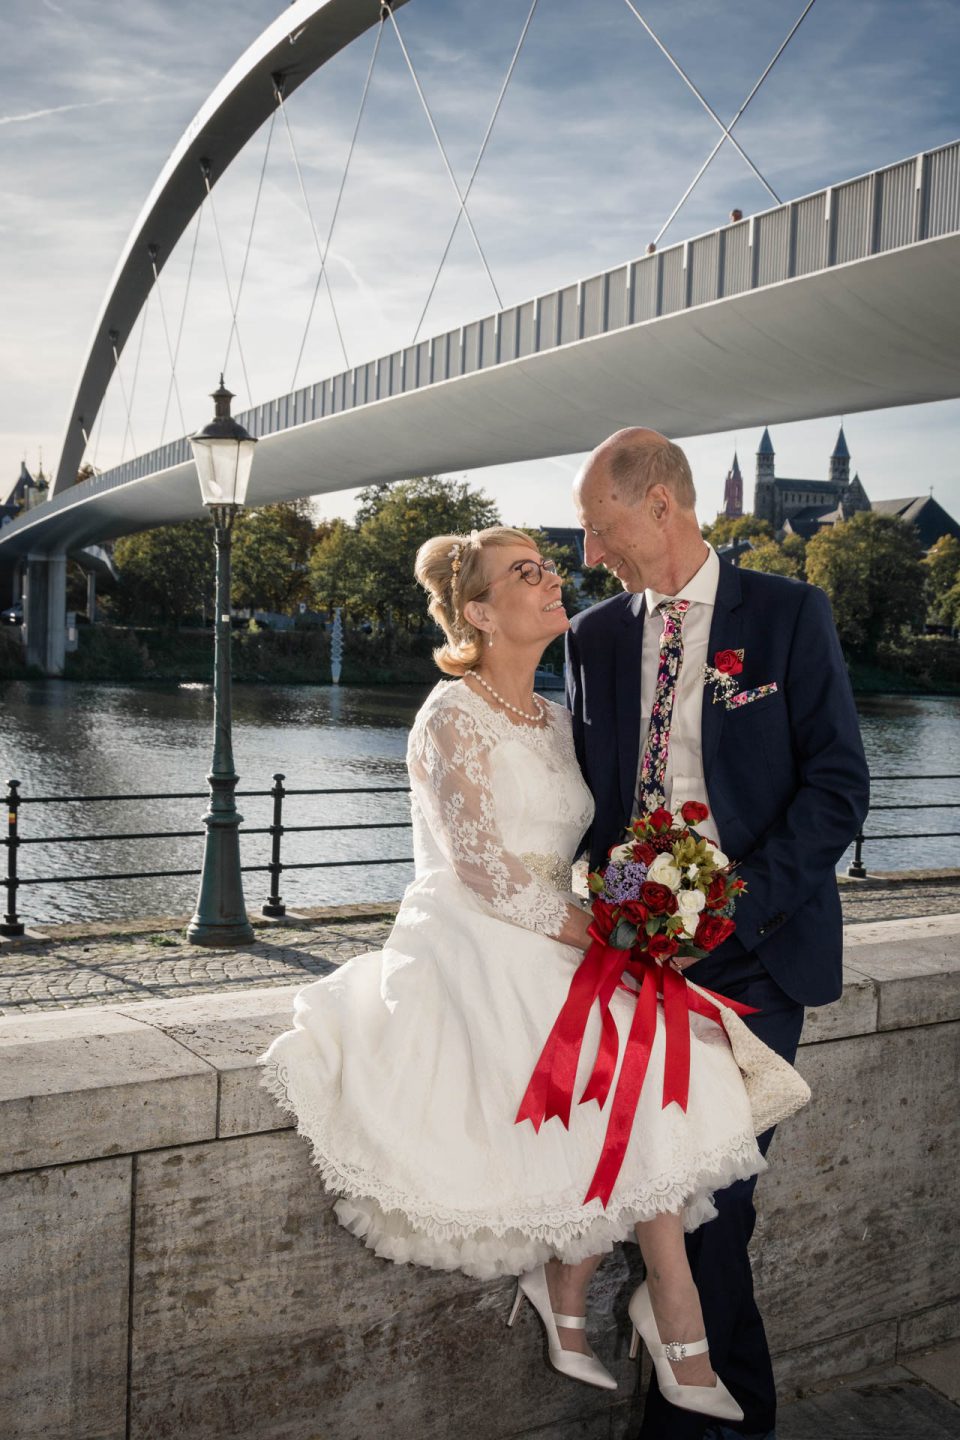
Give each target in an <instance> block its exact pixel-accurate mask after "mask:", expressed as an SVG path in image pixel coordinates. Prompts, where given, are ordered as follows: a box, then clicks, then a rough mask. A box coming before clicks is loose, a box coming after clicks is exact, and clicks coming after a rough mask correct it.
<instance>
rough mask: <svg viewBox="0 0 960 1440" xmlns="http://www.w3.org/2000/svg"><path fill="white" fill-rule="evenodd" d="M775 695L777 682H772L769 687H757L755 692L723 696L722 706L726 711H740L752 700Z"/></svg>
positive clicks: (738, 692)
mask: <svg viewBox="0 0 960 1440" xmlns="http://www.w3.org/2000/svg"><path fill="white" fill-rule="evenodd" d="M776 693H777V682H776V681H775V680H772V681H771V682H770V684H769V685H758V686H757V687H756V689H755V690H738V691H737V693H736V694H735V695H725V696H724V704H725V705H726V707H727V709H728V710H740V709H742V708H743V706H744V705H749V704H751V703H752V701H754V700H762V699H763V697H764V696H765V695H776Z"/></svg>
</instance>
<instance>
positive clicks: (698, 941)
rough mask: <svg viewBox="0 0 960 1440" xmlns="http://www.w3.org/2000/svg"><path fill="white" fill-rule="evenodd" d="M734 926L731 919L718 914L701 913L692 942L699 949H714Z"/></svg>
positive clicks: (731, 931)
mask: <svg viewBox="0 0 960 1440" xmlns="http://www.w3.org/2000/svg"><path fill="white" fill-rule="evenodd" d="M736 928H737V927H736V925H734V923H733V921H732V920H725V919H723V918H722V917H721V916H719V915H701V917H700V923H699V925H698V926H697V929H696V933H695V934H694V937H693V943H694V945H696V946H698V947H699V948H700V949H701V950H716V948H717V946H718V945H722V944H723V942H724V940H726V939H727V938H728V936H730V935H732V934H733V932H734V930H736Z"/></svg>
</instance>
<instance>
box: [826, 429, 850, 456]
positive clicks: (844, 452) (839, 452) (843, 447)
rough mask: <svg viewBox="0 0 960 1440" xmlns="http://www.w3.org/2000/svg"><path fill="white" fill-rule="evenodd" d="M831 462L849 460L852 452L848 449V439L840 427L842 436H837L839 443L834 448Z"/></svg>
mask: <svg viewBox="0 0 960 1440" xmlns="http://www.w3.org/2000/svg"><path fill="white" fill-rule="evenodd" d="M830 458H831V460H849V459H850V451H849V450H848V449H847V437H846V436H845V435H844V433H843V426H842V425H841V426H840V434H839V435H838V436H837V443H836V445H834V447H833V454H832V455H831V457H830Z"/></svg>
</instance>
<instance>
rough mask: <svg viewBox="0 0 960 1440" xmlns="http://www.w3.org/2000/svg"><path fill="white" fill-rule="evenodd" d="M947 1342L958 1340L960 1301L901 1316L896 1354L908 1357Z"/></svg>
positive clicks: (959, 1337)
mask: <svg viewBox="0 0 960 1440" xmlns="http://www.w3.org/2000/svg"><path fill="white" fill-rule="evenodd" d="M948 1340H960V1299H956V1300H948V1301H947V1303H946V1304H945V1305H932V1306H931V1307H930V1308H929V1309H928V1310H918V1311H916V1312H915V1313H914V1314H912V1315H904V1316H902V1317H901V1319H900V1332H899V1336H898V1339H897V1353H898V1355H900V1356H901V1357H903V1356H905V1355H907V1356H908V1355H910V1354H911V1353H912V1352H913V1351H914V1350H926V1349H928V1348H929V1347H930V1346H931V1345H943V1344H945V1343H946V1341H948Z"/></svg>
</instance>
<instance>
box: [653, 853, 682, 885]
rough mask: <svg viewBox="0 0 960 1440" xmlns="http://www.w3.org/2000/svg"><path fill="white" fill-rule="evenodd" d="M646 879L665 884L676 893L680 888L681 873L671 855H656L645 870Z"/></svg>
mask: <svg viewBox="0 0 960 1440" xmlns="http://www.w3.org/2000/svg"><path fill="white" fill-rule="evenodd" d="M647 879H648V880H654V881H656V883H657V884H658V885H666V886H668V887H669V889H671V890H673V891H674V893H676V891H677V890H679V889H680V880H681V875H680V871H679V869H678V868H677V866H676V865H675V864H674V861H673V856H672V855H668V854H661V855H658V856H657V858H656V859H655V860H654V861H653V862H652V863H651V865H650V869H649V870H648V871H647Z"/></svg>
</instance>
